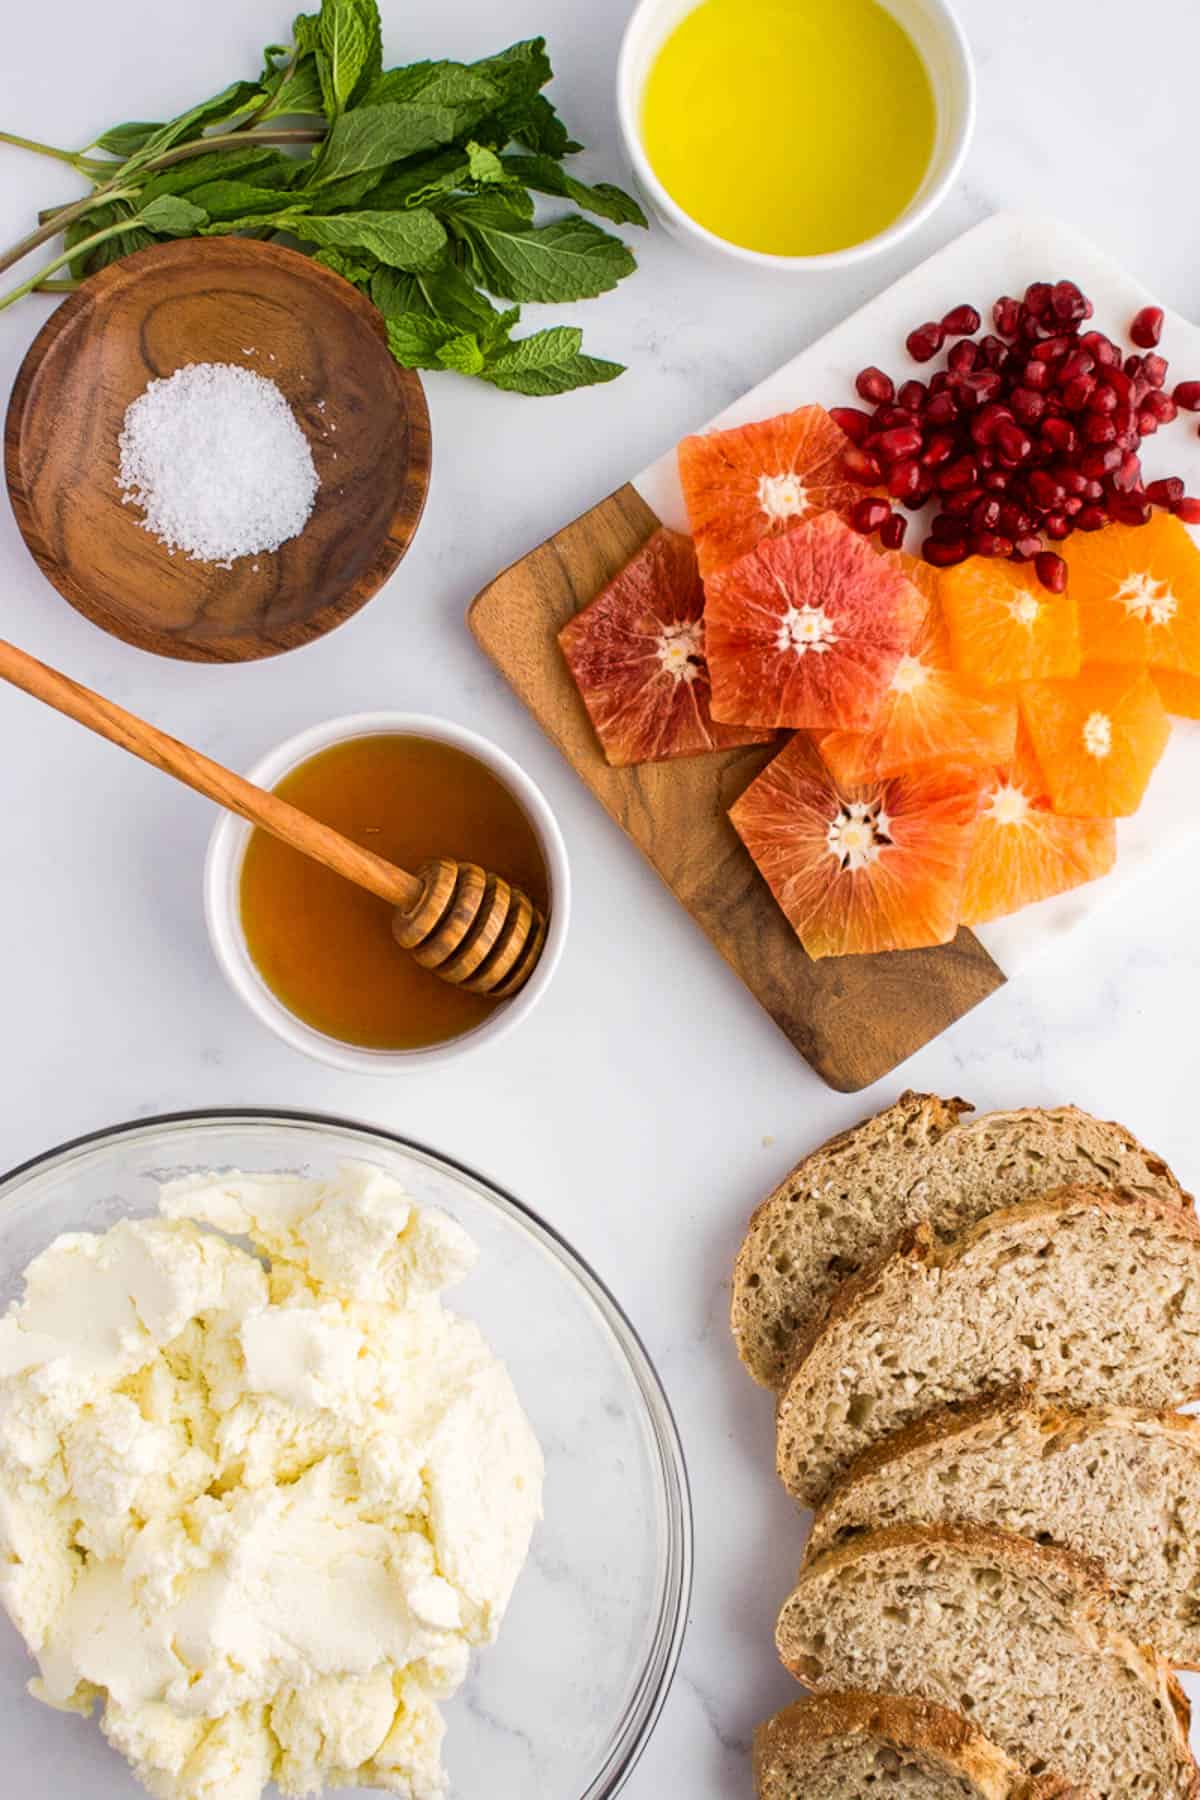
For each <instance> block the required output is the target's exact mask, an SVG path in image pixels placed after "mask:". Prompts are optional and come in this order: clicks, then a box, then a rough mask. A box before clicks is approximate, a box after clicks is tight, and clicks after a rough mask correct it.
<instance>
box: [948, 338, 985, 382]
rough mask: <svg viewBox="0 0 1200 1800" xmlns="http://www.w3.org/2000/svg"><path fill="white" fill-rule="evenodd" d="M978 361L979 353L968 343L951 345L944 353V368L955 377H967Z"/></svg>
mask: <svg viewBox="0 0 1200 1800" xmlns="http://www.w3.org/2000/svg"><path fill="white" fill-rule="evenodd" d="M978 361H979V351H978V350H977V349H976V347H975V345H974V344H972V343H970V342H969V341H968V342H965V343H958V344H954V345H952V347H951V348H950V350H948V351H947V353H946V367H947V368H948V369H949V370H950V371H951V372H952V373H953V374H955V375H969V374H970V372H971V370H972V369H973V368H974V367H975V364H976V363H977V362H978Z"/></svg>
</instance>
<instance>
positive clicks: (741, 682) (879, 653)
mask: <svg viewBox="0 0 1200 1800" xmlns="http://www.w3.org/2000/svg"><path fill="white" fill-rule="evenodd" d="M705 593H706V595H707V600H706V604H705V609H704V624H705V631H706V634H707V645H708V661H709V668H710V669H711V671H712V710H713V717H714V718H716V719H726V720H729V721H736V722H737V723H739V724H743V725H772V726H780V725H794V726H809V727H811V728H814V729H820V728H822V727H824V728H827V729H834V730H839V731H863V730H865V729H866V728H867V727H868V726H870V725H872V724H873V723H874V721H875V718H876V715H877V714H878V712H879V708H880V706H881V704H882V702H883V697H884V695H885V694H886V692H887V688H888V683H889V682H890V681H891V679H892V677H893V675H894V674H895V672H896V666H897V664H898V663H899V661H900V658H901V657H902V656H903V655H904V653H905V651H906V650H907V649H908V647H909V645H910V644H911V643H912V641H913V638H914V637H915V635H916V633H917V630H918V629H919V627H920V624H921V620H922V618H923V616H924V612H925V601H924V598H923V596H922V595H921V594H920V593H918V591H917V589H916V588H915V587H914V586H913V585H912V583H911V582H910V581H907V580H906V579H905V577H904V576H903V574H901V572H900V570H899V569H897V568H896V567H895V566H894V565H893V564H891V563H889V562H888V561H886V560H885V559H884V558H883V557H882V556H880V555H879V554H878V553H877V552H876V551H875V550H872V548H871V546H870V545H869V544H868V543H867V541H866V539H865V538H863V537H860V535H859V534H858V532H856V531H852V530H851V529H850V527H849V526H848V525H844V524H843V523H842V521H841V519H839V518H838V517H837V516H836V515H835V514H834V513H821V514H820V515H819V516H818V517H817V518H815V519H810V520H809V522H808V523H807V524H806V525H801V526H799V527H797V529H796V530H795V531H791V532H789V533H788V535H787V536H786V537H781V538H771V539H769V540H768V541H766V542H764V543H761V544H759V546H758V548H757V549H755V550H752V551H751V552H750V554H749V555H748V556H743V557H742V559H741V561H740V562H736V563H733V564H732V565H731V566H730V567H729V568H727V569H722V570H720V571H719V572H718V573H717V574H716V575H713V576H710V577H709V579H708V581H707V582H706V583H705Z"/></svg>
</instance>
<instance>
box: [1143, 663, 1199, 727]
mask: <svg viewBox="0 0 1200 1800" xmlns="http://www.w3.org/2000/svg"><path fill="white" fill-rule="evenodd" d="M1150 678H1151V680H1152V681H1153V683H1154V685H1155V687H1156V688H1157V689H1158V692H1159V697H1160V699H1161V700H1162V703H1163V705H1164V706H1165V707H1166V709H1167V711H1168V712H1169V713H1174V714H1175V716H1176V717H1177V718H1180V719H1200V675H1183V674H1181V673H1180V672H1179V670H1178V669H1151V671H1150Z"/></svg>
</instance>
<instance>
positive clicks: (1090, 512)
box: [1075, 506, 1108, 531]
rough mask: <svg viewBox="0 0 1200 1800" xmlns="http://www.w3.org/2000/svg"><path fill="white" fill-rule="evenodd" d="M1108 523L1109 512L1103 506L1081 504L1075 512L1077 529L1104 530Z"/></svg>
mask: <svg viewBox="0 0 1200 1800" xmlns="http://www.w3.org/2000/svg"><path fill="white" fill-rule="evenodd" d="M1107 524H1108V514H1107V513H1106V512H1105V510H1104V508H1103V507H1102V506H1081V507H1080V509H1079V511H1078V512H1077V513H1076V514H1075V529H1076V531H1102V530H1103V529H1104V527H1105V526H1106V525H1107Z"/></svg>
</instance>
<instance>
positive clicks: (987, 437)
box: [970, 400, 1013, 445]
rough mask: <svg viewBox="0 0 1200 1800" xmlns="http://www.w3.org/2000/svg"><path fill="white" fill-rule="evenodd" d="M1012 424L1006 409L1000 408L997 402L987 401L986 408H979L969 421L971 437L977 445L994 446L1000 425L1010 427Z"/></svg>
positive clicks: (1011, 418) (1010, 415) (1010, 416)
mask: <svg viewBox="0 0 1200 1800" xmlns="http://www.w3.org/2000/svg"><path fill="white" fill-rule="evenodd" d="M1012 423H1013V416H1012V413H1011V412H1010V411H1009V409H1008V407H1007V406H1001V405H1000V404H999V402H998V401H995V400H989V401H988V403H987V405H986V406H981V407H980V409H979V411H978V412H977V413H976V414H975V416H974V417H973V418H972V420H971V425H970V432H971V437H972V439H973V440H974V442H975V443H977V444H985V445H986V444H994V443H995V441H996V433H997V431H998V430H999V429H1000V427H1001V425H1011V424H1012Z"/></svg>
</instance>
